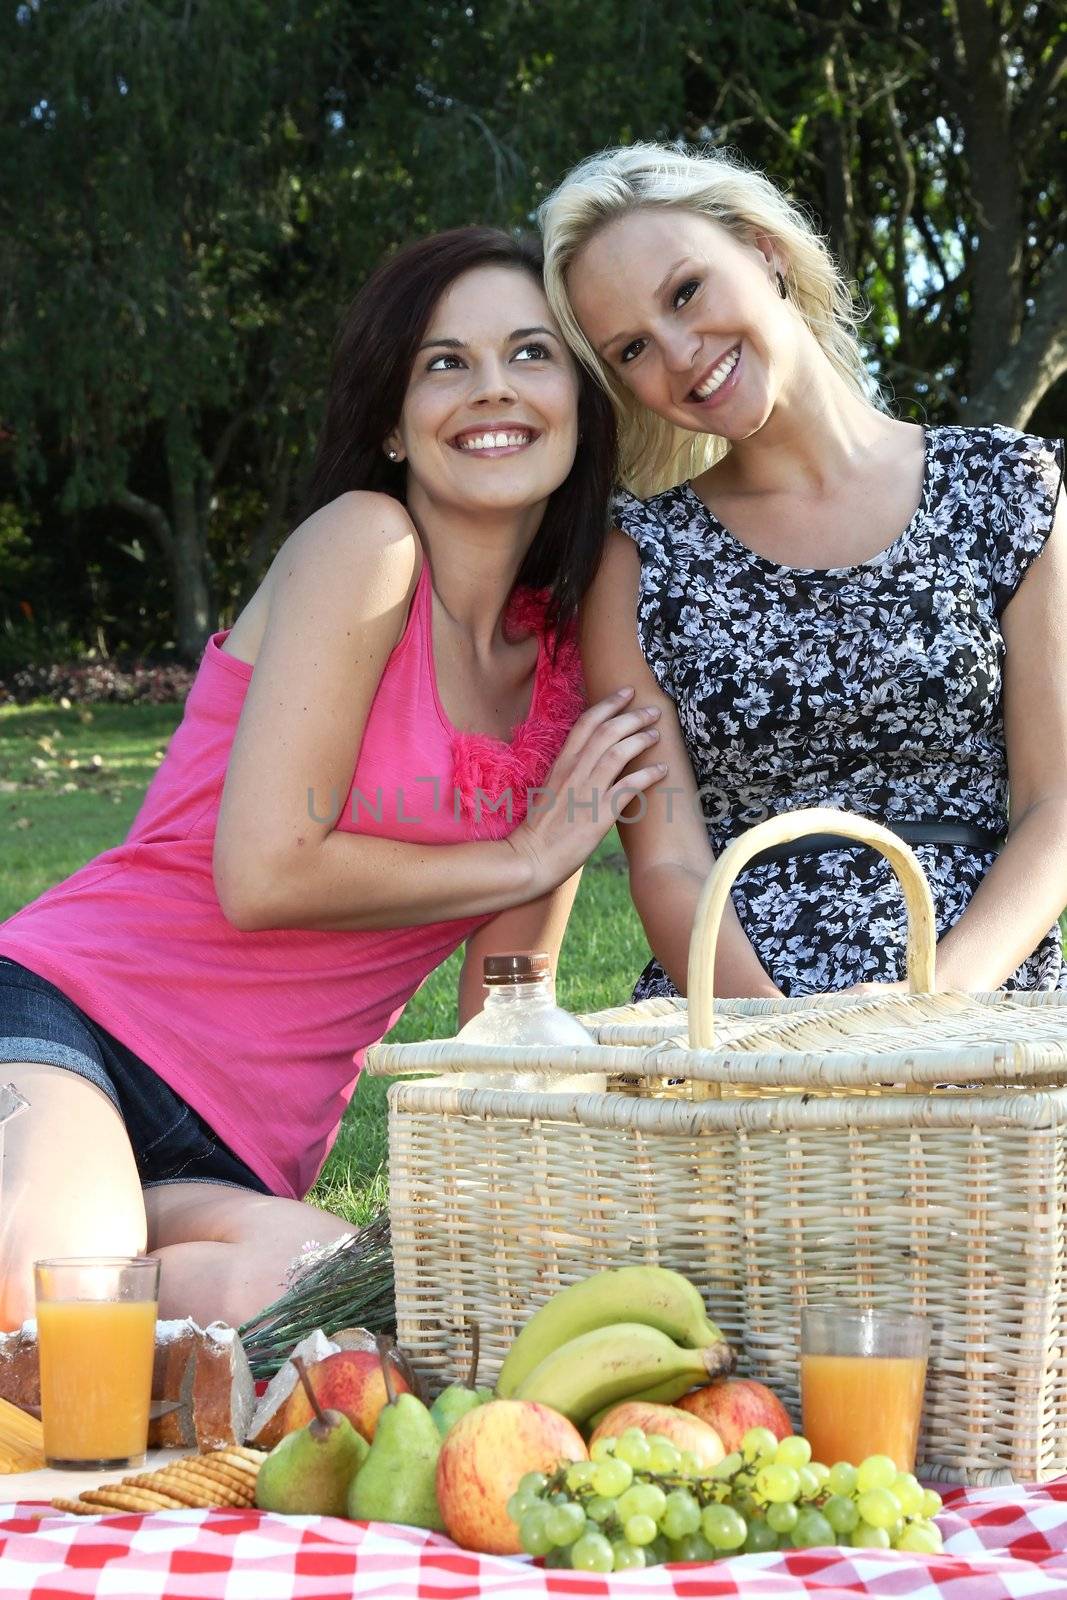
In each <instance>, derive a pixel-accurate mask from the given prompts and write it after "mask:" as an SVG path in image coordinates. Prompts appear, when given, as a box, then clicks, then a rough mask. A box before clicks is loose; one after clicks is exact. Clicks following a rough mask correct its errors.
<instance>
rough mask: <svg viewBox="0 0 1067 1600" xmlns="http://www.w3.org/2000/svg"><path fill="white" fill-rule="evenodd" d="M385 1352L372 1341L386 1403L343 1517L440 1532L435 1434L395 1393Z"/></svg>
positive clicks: (414, 1406) (382, 1342) (407, 1398)
mask: <svg viewBox="0 0 1067 1600" xmlns="http://www.w3.org/2000/svg"><path fill="white" fill-rule="evenodd" d="M391 1348H392V1340H391V1339H387V1338H384V1337H383V1338H381V1339H379V1340H378V1354H379V1356H380V1357H381V1362H382V1371H383V1372H384V1374H385V1386H386V1389H387V1391H388V1394H389V1401H388V1404H387V1405H386V1406H385V1407H384V1408H383V1410H382V1411H381V1413H380V1414H379V1417H378V1426H377V1428H376V1430H375V1433H374V1439H373V1442H372V1444H371V1447H370V1452H369V1454H368V1456H367V1459H366V1462H365V1463H364V1465H363V1466H362V1467H361V1469H360V1471H359V1474H358V1476H357V1477H356V1478H355V1479H354V1480H353V1483H352V1487H351V1489H350V1490H349V1493H348V1515H349V1516H350V1517H355V1518H356V1519H357V1520H359V1521H360V1522H405V1523H407V1524H408V1525H409V1526H410V1527H413V1528H436V1529H437V1530H438V1531H439V1532H442V1533H443V1532H444V1526H445V1525H444V1521H443V1520H442V1517H441V1512H440V1510H439V1509H438V1505H437V1493H436V1489H435V1483H436V1479H437V1457H438V1454H439V1452H440V1449H441V1435H440V1434H439V1433H438V1431H437V1424H436V1423H435V1422H434V1419H433V1418H432V1417H431V1415H430V1413H429V1410H428V1409H427V1407H426V1406H424V1405H423V1403H422V1401H421V1400H418V1399H416V1397H415V1395H413V1394H403V1393H401V1394H397V1392H396V1389H395V1388H394V1386H393V1380H392V1374H391V1373H390V1371H389V1359H388V1357H389V1352H390V1350H391ZM262 1470H263V1469H262V1467H261V1468H260V1471H262Z"/></svg>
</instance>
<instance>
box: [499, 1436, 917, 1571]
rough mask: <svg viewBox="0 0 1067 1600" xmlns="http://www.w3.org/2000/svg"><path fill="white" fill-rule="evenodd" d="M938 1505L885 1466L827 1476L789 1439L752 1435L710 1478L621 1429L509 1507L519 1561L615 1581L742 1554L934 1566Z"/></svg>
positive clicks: (873, 1460)
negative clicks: (826, 1554) (847, 1549)
mask: <svg viewBox="0 0 1067 1600" xmlns="http://www.w3.org/2000/svg"><path fill="white" fill-rule="evenodd" d="M940 1509H941V1496H940V1495H938V1494H935V1493H934V1491H933V1490H932V1489H924V1488H923V1487H922V1484H920V1483H919V1481H918V1480H917V1479H916V1478H915V1477H914V1476H913V1475H912V1474H911V1473H910V1472H898V1471H897V1468H896V1465H895V1463H894V1462H893V1461H891V1460H890V1458H889V1457H888V1456H868V1458H867V1459H866V1461H862V1462H861V1463H860V1465H859V1466H858V1467H854V1466H851V1465H850V1464H849V1463H848V1462H847V1461H839V1462H838V1463H837V1464H836V1466H833V1467H827V1466H824V1465H823V1464H822V1463H821V1462H819V1461H812V1459H811V1446H810V1444H809V1443H808V1441H807V1440H806V1439H803V1438H801V1437H800V1436H799V1434H794V1435H791V1436H790V1437H789V1438H787V1439H782V1440H781V1442H779V1441H778V1440H777V1439H776V1438H775V1436H774V1434H773V1433H771V1431H770V1430H769V1429H768V1428H752V1429H750V1431H749V1432H748V1433H746V1434H745V1437H744V1439H743V1440H742V1441H741V1449H740V1450H739V1451H735V1452H734V1453H733V1454H732V1455H729V1456H727V1457H726V1458H725V1460H723V1461H721V1462H720V1463H719V1465H718V1466H717V1467H713V1468H712V1469H711V1470H710V1471H709V1470H707V1469H706V1468H705V1469H702V1468H701V1467H700V1465H699V1464H698V1463H697V1462H696V1461H695V1460H694V1459H693V1457H692V1456H690V1455H689V1454H688V1453H687V1452H685V1451H682V1450H679V1449H678V1448H677V1446H676V1445H674V1444H673V1443H672V1442H671V1440H670V1439H667V1438H664V1437H663V1436H662V1435H661V1434H649V1435H647V1436H646V1435H645V1434H644V1433H643V1432H642V1431H641V1430H640V1429H639V1428H628V1429H627V1430H626V1432H625V1433H622V1434H620V1435H619V1437H618V1438H617V1439H598V1440H597V1441H596V1442H595V1443H594V1444H593V1446H592V1448H591V1450H590V1460H588V1461H573V1462H564V1463H563V1464H562V1465H560V1466H559V1467H558V1468H557V1469H556V1471H555V1472H553V1473H552V1474H551V1475H550V1476H547V1477H546V1476H545V1474H544V1473H541V1472H528V1473H527V1474H526V1475H525V1477H524V1478H522V1479H521V1480H520V1482H519V1485H518V1487H517V1489H516V1490H515V1493H514V1494H513V1495H512V1497H511V1499H510V1500H509V1501H508V1515H509V1516H510V1517H511V1518H512V1519H513V1521H514V1522H515V1523H516V1524H517V1526H518V1529H519V1538H520V1541H521V1543H522V1547H523V1549H524V1550H526V1551H528V1552H529V1554H530V1555H533V1556H543V1557H544V1558H545V1562H546V1565H548V1566H553V1567H573V1568H575V1569H576V1570H577V1571H579V1572H623V1571H626V1570H627V1569H628V1568H632V1567H647V1566H652V1565H655V1564H656V1563H658V1562H661V1561H713V1560H715V1559H716V1558H718V1557H720V1556H729V1555H739V1554H744V1553H745V1552H749V1551H765V1550H780V1549H794V1550H798V1549H799V1550H803V1549H807V1548H810V1547H812V1546H814V1545H828V1544H852V1545H866V1546H868V1547H873V1548H875V1549H880V1550H888V1549H890V1548H892V1549H895V1550H910V1551H913V1552H914V1553H916V1554H919V1555H936V1554H937V1552H938V1551H939V1550H940V1549H941V1534H940V1532H939V1531H938V1529H937V1527H936V1525H935V1524H934V1522H933V1521H932V1520H931V1518H933V1517H934V1516H935V1515H936V1514H937V1512H938V1511H939V1510H940Z"/></svg>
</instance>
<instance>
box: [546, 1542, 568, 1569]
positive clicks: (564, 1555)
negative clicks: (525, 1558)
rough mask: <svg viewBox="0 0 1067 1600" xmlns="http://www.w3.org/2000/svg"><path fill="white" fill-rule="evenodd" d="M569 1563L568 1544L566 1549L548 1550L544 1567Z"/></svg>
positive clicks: (561, 1565)
mask: <svg viewBox="0 0 1067 1600" xmlns="http://www.w3.org/2000/svg"><path fill="white" fill-rule="evenodd" d="M570 1564H571V1552H570V1547H569V1546H568V1547H567V1549H566V1550H550V1551H549V1552H548V1554H547V1555H546V1556H545V1566H546V1567H569V1566H570Z"/></svg>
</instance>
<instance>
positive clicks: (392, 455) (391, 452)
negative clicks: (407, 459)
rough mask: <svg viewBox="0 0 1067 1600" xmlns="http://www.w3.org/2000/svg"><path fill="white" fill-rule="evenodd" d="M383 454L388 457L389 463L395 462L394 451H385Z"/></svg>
mask: <svg viewBox="0 0 1067 1600" xmlns="http://www.w3.org/2000/svg"><path fill="white" fill-rule="evenodd" d="M385 453H386V455H387V456H388V457H389V459H390V461H395V460H396V451H395V450H387V451H386V452H385Z"/></svg>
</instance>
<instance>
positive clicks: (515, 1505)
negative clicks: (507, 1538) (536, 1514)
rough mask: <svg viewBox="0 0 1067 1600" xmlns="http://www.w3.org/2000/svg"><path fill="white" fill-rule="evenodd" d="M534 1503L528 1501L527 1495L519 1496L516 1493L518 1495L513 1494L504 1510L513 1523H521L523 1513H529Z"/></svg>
mask: <svg viewBox="0 0 1067 1600" xmlns="http://www.w3.org/2000/svg"><path fill="white" fill-rule="evenodd" d="M533 1503H534V1502H533V1501H532V1500H528V1499H527V1498H526V1496H525V1495H522V1494H519V1493H518V1492H517V1491H516V1493H515V1494H513V1495H512V1496H511V1497H510V1499H509V1500H508V1503H507V1505H506V1506H505V1507H504V1510H505V1511H506V1512H507V1514H508V1516H509V1517H510V1518H511V1520H512V1522H521V1521H522V1517H523V1512H524V1511H529V1509H530V1507H531V1506H532V1505H533Z"/></svg>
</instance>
